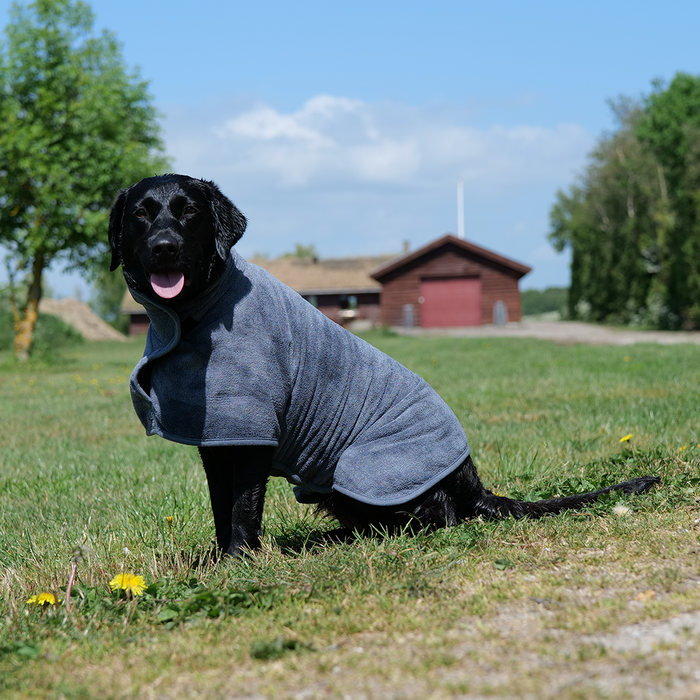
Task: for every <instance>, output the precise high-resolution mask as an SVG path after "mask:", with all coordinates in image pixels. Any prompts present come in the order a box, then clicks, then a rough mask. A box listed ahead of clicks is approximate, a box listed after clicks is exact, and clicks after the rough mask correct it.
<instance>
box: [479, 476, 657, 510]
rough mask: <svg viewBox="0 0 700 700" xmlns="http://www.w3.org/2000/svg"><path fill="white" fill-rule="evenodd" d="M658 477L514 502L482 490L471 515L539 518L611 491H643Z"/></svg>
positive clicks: (582, 503)
mask: <svg viewBox="0 0 700 700" xmlns="http://www.w3.org/2000/svg"><path fill="white" fill-rule="evenodd" d="M659 481H660V478H659V477H658V476H640V477H638V478H636V479H630V481H623V482H622V483H620V484H615V485H614V486H608V487H607V488H604V489H600V490H599V491H589V492H588V493H577V494H575V495H573V496H562V497H561V498H549V499H547V500H544V501H516V500H515V499H512V498H506V497H505V496H497V495H496V494H494V493H491V492H490V491H487V490H486V489H484V490H483V491H482V496H481V498H479V500H478V501H477V502H476V503H475V504H474V511H475V515H481V516H483V517H485V518H489V519H493V518H496V519H501V518H507V517H508V516H509V515H512V516H513V517H514V518H541V517H542V516H543V515H551V514H554V513H560V512H561V511H563V510H570V509H575V508H580V507H582V506H585V505H587V504H588V503H593V502H594V501H596V500H597V499H598V497H599V496H602V495H603V494H606V493H610V492H611V491H622V493H626V494H631V493H644V492H645V491H648V490H649V489H650V488H651V487H652V486H654V484H658V483H659Z"/></svg>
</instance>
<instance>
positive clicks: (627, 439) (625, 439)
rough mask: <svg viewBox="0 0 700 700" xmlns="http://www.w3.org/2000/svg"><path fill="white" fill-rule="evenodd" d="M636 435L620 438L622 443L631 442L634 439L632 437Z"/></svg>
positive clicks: (631, 434)
mask: <svg viewBox="0 0 700 700" xmlns="http://www.w3.org/2000/svg"><path fill="white" fill-rule="evenodd" d="M633 435H634V433H630V434H629V435H625V437H623V438H620V442H629V441H630V440H631V439H632V436H633Z"/></svg>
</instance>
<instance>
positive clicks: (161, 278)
mask: <svg viewBox="0 0 700 700" xmlns="http://www.w3.org/2000/svg"><path fill="white" fill-rule="evenodd" d="M184 286H185V275H183V274H182V272H179V271H178V270H164V271H163V272H154V273H153V274H152V275H151V287H153V291H154V292H155V293H156V294H157V295H158V296H159V297H163V298H164V299H172V298H173V297H176V296H177V295H178V294H179V293H180V292H181V291H182V288H183V287H184Z"/></svg>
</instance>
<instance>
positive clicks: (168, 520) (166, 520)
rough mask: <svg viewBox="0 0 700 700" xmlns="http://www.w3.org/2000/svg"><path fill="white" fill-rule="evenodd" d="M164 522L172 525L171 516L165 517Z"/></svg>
mask: <svg viewBox="0 0 700 700" xmlns="http://www.w3.org/2000/svg"><path fill="white" fill-rule="evenodd" d="M165 522H166V523H168V524H172V522H173V516H172V515H166V516H165Z"/></svg>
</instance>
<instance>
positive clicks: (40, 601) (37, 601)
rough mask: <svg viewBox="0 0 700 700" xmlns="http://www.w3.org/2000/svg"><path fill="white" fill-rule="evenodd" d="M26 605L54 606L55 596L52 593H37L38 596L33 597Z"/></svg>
mask: <svg viewBox="0 0 700 700" xmlns="http://www.w3.org/2000/svg"><path fill="white" fill-rule="evenodd" d="M27 603H28V604H29V605H41V606H42V607H43V606H44V605H56V596H55V595H54V594H53V593H39V595H33V596H32V597H31V598H30V599H29V600H28V601H27Z"/></svg>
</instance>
